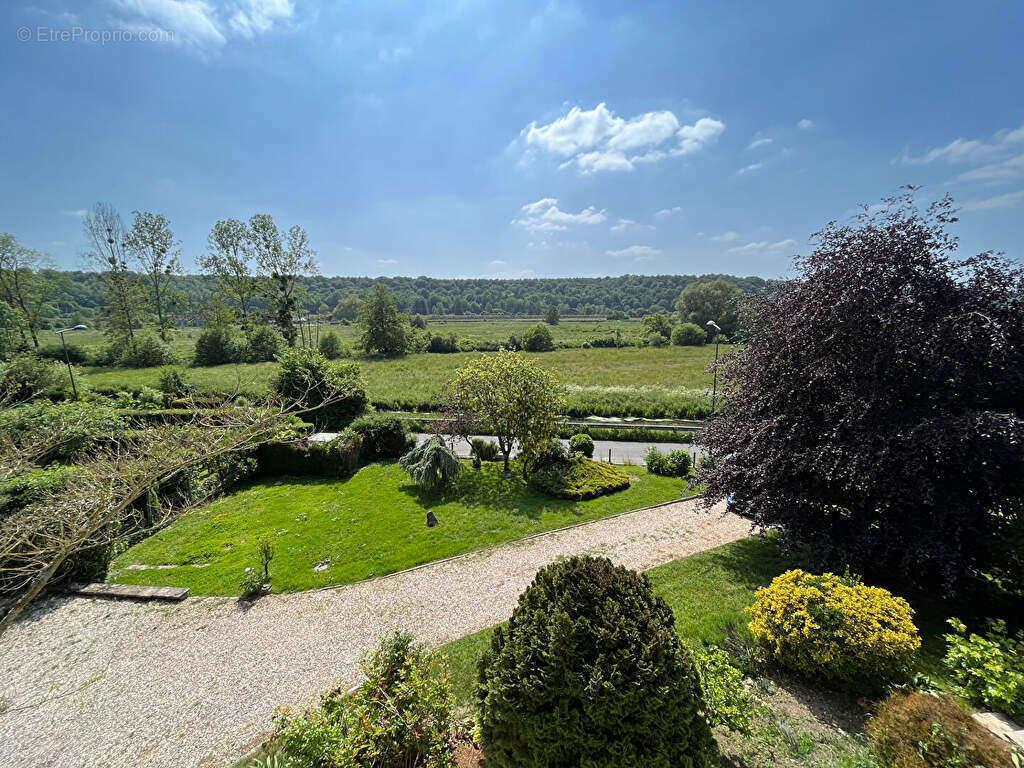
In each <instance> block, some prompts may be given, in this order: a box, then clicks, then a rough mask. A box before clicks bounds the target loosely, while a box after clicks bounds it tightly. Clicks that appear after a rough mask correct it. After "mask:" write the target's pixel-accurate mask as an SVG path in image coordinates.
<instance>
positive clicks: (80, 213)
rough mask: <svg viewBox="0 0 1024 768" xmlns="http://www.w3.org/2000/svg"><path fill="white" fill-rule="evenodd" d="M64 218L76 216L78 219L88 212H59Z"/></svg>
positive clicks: (83, 210) (83, 209)
mask: <svg viewBox="0 0 1024 768" xmlns="http://www.w3.org/2000/svg"><path fill="white" fill-rule="evenodd" d="M61 213H63V214H64V215H65V216H77V217H78V218H79V219H80V218H82V217H83V216H85V214H86V213H88V211H86V210H85V208H78V209H76V210H74V211H61Z"/></svg>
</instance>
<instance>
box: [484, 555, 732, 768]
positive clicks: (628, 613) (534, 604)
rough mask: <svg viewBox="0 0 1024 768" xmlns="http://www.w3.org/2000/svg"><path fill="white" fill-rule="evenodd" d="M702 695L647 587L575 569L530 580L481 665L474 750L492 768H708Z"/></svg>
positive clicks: (563, 566) (584, 566)
mask: <svg viewBox="0 0 1024 768" xmlns="http://www.w3.org/2000/svg"><path fill="white" fill-rule="evenodd" d="M700 690H701V689H700V683H699V681H698V679H697V673H696V671H695V670H694V666H693V662H692V660H691V658H690V656H689V653H688V652H687V651H686V649H685V648H684V647H683V646H682V644H681V643H680V641H679V637H678V636H677V634H676V631H675V618H674V616H673V614H672V610H671V609H670V608H669V607H668V605H667V604H666V603H665V601H664V600H662V599H661V598H660V597H656V596H655V595H654V593H653V591H652V589H651V584H650V581H649V580H648V578H647V577H646V576H645V575H643V574H638V573H636V572H634V571H630V570H627V569H625V568H622V567H621V566H615V565H613V564H612V563H611V561H610V560H608V559H607V558H594V557H589V556H577V557H572V558H569V559H567V560H563V561H560V562H555V563H552V564H551V565H548V566H546V567H545V568H542V569H541V570H540V571H539V572H538V573H537V576H536V577H535V578H534V580H533V583H532V584H531V585H530V586H529V587H528V588H527V589H526V591H525V592H523V594H521V595H520V596H519V602H518V605H517V606H516V608H515V610H514V611H513V612H512V616H511V618H510V619H509V621H508V624H507V626H502V627H499V628H498V629H497V630H496V631H495V633H494V636H493V638H492V640H491V647H490V649H489V650H488V651H487V652H485V654H484V655H483V657H482V659H481V661H480V666H479V685H478V689H477V697H478V707H479V712H478V720H479V724H480V736H481V746H482V747H483V750H484V752H485V754H486V755H487V764H488V766H492V768H513V766H514V767H515V768H521V767H523V766H587V767H588V768H622V767H624V766H626V767H632V768H640V767H641V766H643V767H644V768H669V766H673V767H674V766H687V767H688V768H711V766H717V765H718V748H717V745H716V743H715V740H714V737H713V736H712V735H711V730H710V727H709V726H708V724H707V723H706V722H705V720H704V719H703V717H702V716H701V707H702V701H701V693H700Z"/></svg>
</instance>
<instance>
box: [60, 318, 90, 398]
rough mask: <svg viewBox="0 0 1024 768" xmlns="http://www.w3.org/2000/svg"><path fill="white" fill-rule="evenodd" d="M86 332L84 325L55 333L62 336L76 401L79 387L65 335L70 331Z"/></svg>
mask: <svg viewBox="0 0 1024 768" xmlns="http://www.w3.org/2000/svg"><path fill="white" fill-rule="evenodd" d="M84 330H85V326H84V325H75V326H72V327H71V328H64V329H62V330H59V331H55V333H56V334H57V335H58V336H60V344H61V346H62V347H64V362H66V363H67V364H68V376H70V377H71V391H72V392H74V394H75V400H77V399H78V387H76V386H75V372H74V371H73V370H72V369H71V356H70V355H69V354H68V345H67V342H66V341H64V334H65V333H68V332H70V331H84Z"/></svg>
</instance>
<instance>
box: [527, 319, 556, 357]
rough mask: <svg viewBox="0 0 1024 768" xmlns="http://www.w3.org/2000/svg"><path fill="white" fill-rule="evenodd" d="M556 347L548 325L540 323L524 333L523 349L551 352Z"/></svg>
mask: <svg viewBox="0 0 1024 768" xmlns="http://www.w3.org/2000/svg"><path fill="white" fill-rule="evenodd" d="M554 348H555V342H554V339H553V338H552V337H551V331H550V330H549V329H548V327H547V326H546V325H541V324H539V323H538V324H537V325H535V326H533V327H532V328H527V329H526V332H525V333H524V334H523V349H524V350H526V351H527V352H551V351H552V350H553V349H554Z"/></svg>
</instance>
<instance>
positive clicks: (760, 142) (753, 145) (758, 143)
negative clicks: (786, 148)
mask: <svg viewBox="0 0 1024 768" xmlns="http://www.w3.org/2000/svg"><path fill="white" fill-rule="evenodd" d="M771 143H772V139H769V138H763V139H754V140H753V141H752V142H750V143H749V144H747V149H757V148H758V147H767V146H768V145H769V144H771Z"/></svg>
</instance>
